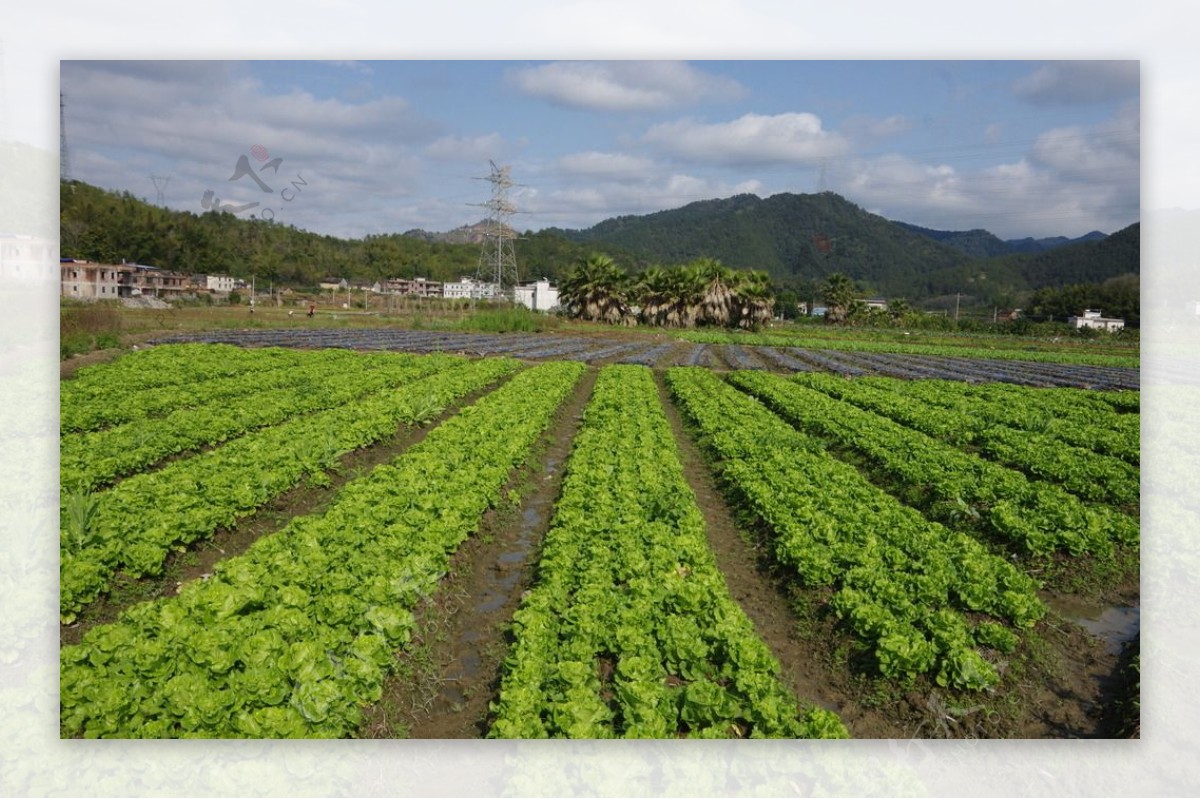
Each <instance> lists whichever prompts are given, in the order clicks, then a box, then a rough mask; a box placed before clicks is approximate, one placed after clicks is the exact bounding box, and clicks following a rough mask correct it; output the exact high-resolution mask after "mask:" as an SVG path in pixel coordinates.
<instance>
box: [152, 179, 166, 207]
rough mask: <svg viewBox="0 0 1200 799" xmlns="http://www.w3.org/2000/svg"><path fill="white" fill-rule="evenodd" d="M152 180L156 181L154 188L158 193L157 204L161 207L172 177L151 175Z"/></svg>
mask: <svg viewBox="0 0 1200 799" xmlns="http://www.w3.org/2000/svg"><path fill="white" fill-rule="evenodd" d="M150 180H152V181H154V188H155V189H156V190H157V192H158V194H157V197H156V199H155V202H156V203H157V204H158V205H160V206H161V205H163V201H164V196H165V194H164V193H165V191H166V188H167V184H168V183H170V182H171V176H170V175H151V176H150Z"/></svg>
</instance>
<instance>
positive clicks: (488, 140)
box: [425, 133, 505, 161]
mask: <svg viewBox="0 0 1200 799" xmlns="http://www.w3.org/2000/svg"><path fill="white" fill-rule="evenodd" d="M504 149H505V147H504V140H503V138H502V137H501V136H500V134H499V133H487V134H483V135H479V136H456V135H451V136H443V137H442V138H440V139H438V140H436V141H434V142H432V143H431V144H429V145H428V146H427V147H425V154H426V155H428V156H430V157H431V158H436V159H438V160H441V161H487V160H488V159H494V158H500V157H501V154H502V153H503V152H504Z"/></svg>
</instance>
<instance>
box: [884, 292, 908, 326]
mask: <svg viewBox="0 0 1200 799" xmlns="http://www.w3.org/2000/svg"><path fill="white" fill-rule="evenodd" d="M911 312H912V307H911V306H909V304H908V300H905V299H902V298H899V297H897V298H896V299H894V300H888V304H887V314H888V316H889V317H890V318H891V320H892V323H893V324H897V325H903V324H904V317H906V316H908V314H910V313H911Z"/></svg>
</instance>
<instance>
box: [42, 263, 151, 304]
mask: <svg viewBox="0 0 1200 799" xmlns="http://www.w3.org/2000/svg"><path fill="white" fill-rule="evenodd" d="M58 271H59V277H60V279H61V293H62V296H64V297H71V298H72V299H76V300H115V299H119V298H121V297H123V296H124V297H127V296H129V286H130V275H131V273H132V272H133V267H131V266H129V265H127V264H121V265H117V264H97V263H92V262H91V261H84V260H78V259H75V258H62V259H60V260H59V264H58Z"/></svg>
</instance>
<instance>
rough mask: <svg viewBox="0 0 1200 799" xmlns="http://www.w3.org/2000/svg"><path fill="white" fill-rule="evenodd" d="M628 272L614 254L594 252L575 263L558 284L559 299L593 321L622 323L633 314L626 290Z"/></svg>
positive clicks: (574, 311)
mask: <svg viewBox="0 0 1200 799" xmlns="http://www.w3.org/2000/svg"><path fill="white" fill-rule="evenodd" d="M628 289H629V276H628V275H627V274H625V272H624V270H622V269H621V268H620V267H619V266H617V265H616V263H615V262H614V261H613V259H612V258H609V257H608V256H607V255H603V254H601V253H593V254H592V255H590V256H588V257H587V258H586V259H584V260H581V261H579V262H578V263H576V264H575V267H574V269H572V270H571V274H569V275H567V277H566V278H564V279H563V281H562V284H561V285H560V286H559V293H558V297H559V302H560V303H562V305H563V307H564V308H566V309H567V312H568V313H569V314H570V315H572V316H576V317H579V318H581V319H585V320H587V321H593V322H607V323H609V324H621V323H624V322H626V320H627V319H630V318H632V316H631V314H630V311H629V305H628V304H627V302H626V294H627V293H628Z"/></svg>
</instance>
